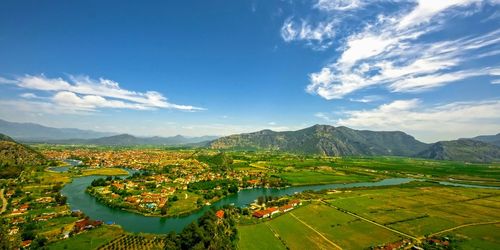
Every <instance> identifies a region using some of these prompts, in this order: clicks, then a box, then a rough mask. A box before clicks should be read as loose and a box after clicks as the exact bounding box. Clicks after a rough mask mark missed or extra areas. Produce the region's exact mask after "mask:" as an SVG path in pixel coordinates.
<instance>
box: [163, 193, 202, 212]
mask: <svg viewBox="0 0 500 250" xmlns="http://www.w3.org/2000/svg"><path fill="white" fill-rule="evenodd" d="M176 195H177V197H179V200H177V201H175V202H172V203H171V206H170V207H169V208H168V210H167V215H177V214H180V213H186V212H190V211H193V210H196V209H198V206H197V205H196V201H197V200H198V198H200V196H199V195H197V194H194V193H191V192H182V193H180V194H176ZM186 195H187V199H186Z"/></svg>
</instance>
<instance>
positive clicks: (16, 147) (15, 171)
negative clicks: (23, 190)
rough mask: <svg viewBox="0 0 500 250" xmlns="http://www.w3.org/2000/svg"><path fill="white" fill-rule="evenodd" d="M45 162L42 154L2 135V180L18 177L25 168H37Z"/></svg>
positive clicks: (0, 163) (0, 143) (0, 160)
mask: <svg viewBox="0 0 500 250" xmlns="http://www.w3.org/2000/svg"><path fill="white" fill-rule="evenodd" d="M45 161H46V159H45V158H44V157H43V156H42V155H41V154H40V153H38V152H36V151H35V150H33V149H31V148H29V147H27V146H24V145H22V144H19V143H17V142H15V141H14V140H13V139H12V138H10V137H8V136H6V135H4V134H0V178H9V177H16V176H17V175H19V173H21V171H22V170H23V169H24V167H25V166H36V165H40V164H43V163H44V162H45Z"/></svg>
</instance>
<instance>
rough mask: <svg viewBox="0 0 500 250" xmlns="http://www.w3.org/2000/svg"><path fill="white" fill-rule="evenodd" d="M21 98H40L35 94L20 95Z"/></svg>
mask: <svg viewBox="0 0 500 250" xmlns="http://www.w3.org/2000/svg"><path fill="white" fill-rule="evenodd" d="M19 96H20V97H22V98H26V99H35V98H39V97H38V96H37V95H35V94H33V93H22V94H20V95H19Z"/></svg>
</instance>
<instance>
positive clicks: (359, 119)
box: [316, 99, 500, 142]
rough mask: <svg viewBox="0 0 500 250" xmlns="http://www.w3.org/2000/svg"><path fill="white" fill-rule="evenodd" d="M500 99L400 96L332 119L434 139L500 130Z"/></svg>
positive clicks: (345, 112) (328, 119)
mask: <svg viewBox="0 0 500 250" xmlns="http://www.w3.org/2000/svg"><path fill="white" fill-rule="evenodd" d="M498 110H500V100H492V101H479V102H453V103H448V104H441V105H436V106H431V107H428V106H424V105H423V104H422V102H421V101H420V100H418V99H409V100H396V101H393V102H391V103H387V104H383V105H380V106H379V107H377V108H374V109H370V110H351V111H344V116H345V118H343V119H336V120H335V119H332V118H330V117H329V116H328V115H326V114H324V113H318V114H320V115H318V114H316V117H321V118H323V119H325V120H326V121H328V122H331V123H334V124H335V125H339V126H347V127H351V128H356V129H370V130H391V131H393V130H401V131H405V132H407V133H409V134H411V135H414V136H416V137H417V138H419V139H421V140H424V141H428V142H432V141H435V140H450V139H457V138H459V137H472V136H477V135H480V134H490V133H495V134H496V133H498V132H499V131H500V113H499V112H498Z"/></svg>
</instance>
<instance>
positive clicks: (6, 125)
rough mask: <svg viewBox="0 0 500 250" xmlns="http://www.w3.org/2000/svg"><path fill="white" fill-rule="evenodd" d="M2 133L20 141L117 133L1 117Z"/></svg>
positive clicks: (86, 137)
mask: <svg viewBox="0 0 500 250" xmlns="http://www.w3.org/2000/svg"><path fill="white" fill-rule="evenodd" d="M0 133H4V134H7V135H9V136H11V137H13V138H14V139H16V140H20V141H43V140H64V139H91V138H99V137H104V136H111V135H114V134H115V133H105V132H96V131H92V130H81V129H75V128H51V127H46V126H42V125H39V124H35V123H18V122H8V121H5V120H1V119H0Z"/></svg>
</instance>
